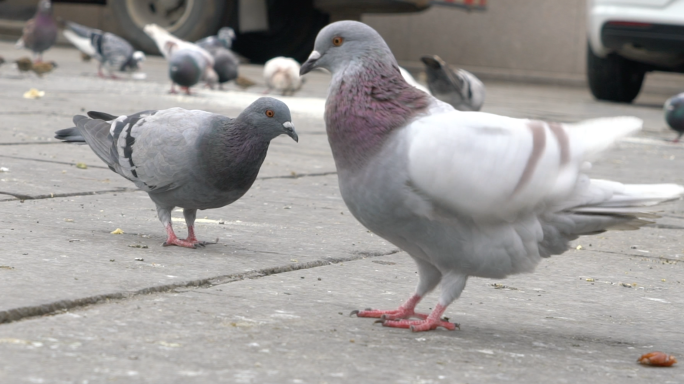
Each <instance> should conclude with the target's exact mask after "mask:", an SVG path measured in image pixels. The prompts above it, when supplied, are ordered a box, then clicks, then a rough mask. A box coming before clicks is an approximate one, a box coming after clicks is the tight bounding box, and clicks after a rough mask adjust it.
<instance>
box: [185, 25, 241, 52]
mask: <svg viewBox="0 0 684 384" xmlns="http://www.w3.org/2000/svg"><path fill="white" fill-rule="evenodd" d="M233 40H235V31H233V28H230V27H223V28H221V29H219V31H218V33H217V34H216V36H207V37H205V38H203V39H200V40H197V41H196V42H195V44H197V45H199V46H200V47H202V48H204V49H206V50H207V51H210V50H211V49H214V48H225V49H230V48H231V47H232V46H233Z"/></svg>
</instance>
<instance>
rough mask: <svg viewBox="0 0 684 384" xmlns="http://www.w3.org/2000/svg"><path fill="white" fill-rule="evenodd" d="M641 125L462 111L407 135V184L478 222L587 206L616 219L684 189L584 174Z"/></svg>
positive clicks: (428, 120) (626, 120)
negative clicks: (551, 120) (591, 163)
mask: <svg viewBox="0 0 684 384" xmlns="http://www.w3.org/2000/svg"><path fill="white" fill-rule="evenodd" d="M641 125H642V122H641V120H639V119H637V118H633V117H618V118H610V119H597V120H589V121H585V122H581V123H578V124H558V123H545V122H542V121H535V120H522V119H513V118H508V117H503V116H497V115H492V114H487V113H480V112H458V111H454V112H447V113H440V114H433V115H429V116H425V117H420V118H418V119H416V120H415V121H413V122H412V123H411V124H410V125H409V126H407V129H406V130H405V131H404V134H405V135H406V136H405V138H406V140H407V143H408V146H409V150H408V175H409V184H410V186H411V187H412V188H414V189H415V190H416V191H417V192H418V193H419V194H420V195H423V196H425V197H427V198H428V199H429V200H430V201H432V202H433V203H434V204H435V205H436V206H437V207H439V208H440V209H442V210H445V211H450V212H455V213H459V214H465V215H469V216H471V217H474V218H477V219H479V220H487V219H497V220H507V221H508V220H511V221H512V220H515V219H516V218H519V217H520V216H521V215H524V214H527V213H531V212H534V211H539V210H546V209H553V210H563V209H571V208H572V209H573V210H575V209H574V208H575V207H584V206H587V205H591V206H592V207H591V208H588V207H584V208H583V209H584V212H590V211H591V209H594V210H596V209H599V208H598V207H600V209H604V210H605V209H608V210H610V209H611V208H613V209H614V210H613V211H611V212H612V213H618V212H617V211H620V209H619V207H626V206H638V205H642V206H643V205H652V204H656V203H658V202H662V201H664V200H669V199H672V198H677V197H678V196H679V195H680V194H681V193H682V187H680V186H676V185H652V186H634V185H623V184H620V183H614V182H607V181H599V180H591V181H590V180H589V179H588V178H587V177H586V176H583V175H582V174H581V172H580V171H581V170H582V169H584V168H585V167H587V166H588V165H589V164H588V163H587V160H589V159H591V158H593V157H594V156H595V155H596V154H598V153H599V152H601V151H603V150H605V149H606V148H608V147H609V146H610V144H612V143H613V142H614V141H615V140H617V139H618V138H619V137H622V136H625V135H627V134H630V133H633V132H635V131H638V130H639V129H641ZM552 207H553V208H552ZM597 213H598V212H597ZM606 213H608V212H606Z"/></svg>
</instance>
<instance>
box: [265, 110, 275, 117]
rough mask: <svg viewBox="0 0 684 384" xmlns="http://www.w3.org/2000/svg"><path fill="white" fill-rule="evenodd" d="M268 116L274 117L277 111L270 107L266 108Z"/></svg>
mask: <svg viewBox="0 0 684 384" xmlns="http://www.w3.org/2000/svg"><path fill="white" fill-rule="evenodd" d="M266 116H268V117H273V116H275V112H273V111H272V110H270V109H267V110H266Z"/></svg>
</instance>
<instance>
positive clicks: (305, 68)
mask: <svg viewBox="0 0 684 384" xmlns="http://www.w3.org/2000/svg"><path fill="white" fill-rule="evenodd" d="M320 58H321V54H320V53H319V52H318V51H313V52H311V55H309V58H308V59H307V60H306V61H305V62H304V64H302V67H301V68H299V76H302V75H304V74H307V73H309V72H311V70H312V69H314V68H316V61H318V59H320Z"/></svg>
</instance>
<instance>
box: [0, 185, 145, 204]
mask: <svg viewBox="0 0 684 384" xmlns="http://www.w3.org/2000/svg"><path fill="white" fill-rule="evenodd" d="M138 191H140V189H137V188H123V187H121V188H117V189H107V190H104V191H88V192H71V193H50V194H45V195H37V196H30V195H22V194H19V193H12V192H3V191H0V195H9V196H14V198H13V199H1V200H0V202H3V201H17V200H19V201H21V202H22V203H23V202H24V200H42V199H52V198H56V197H74V196H90V195H104V194H106V193H119V192H138Z"/></svg>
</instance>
